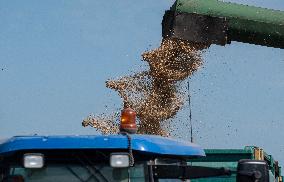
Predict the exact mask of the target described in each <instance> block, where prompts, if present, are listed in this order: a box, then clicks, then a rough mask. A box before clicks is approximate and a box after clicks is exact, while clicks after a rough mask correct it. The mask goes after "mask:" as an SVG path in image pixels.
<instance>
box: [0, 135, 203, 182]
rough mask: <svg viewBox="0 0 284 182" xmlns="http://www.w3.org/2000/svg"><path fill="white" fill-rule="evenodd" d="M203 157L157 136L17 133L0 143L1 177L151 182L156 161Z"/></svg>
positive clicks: (193, 148)
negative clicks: (17, 134) (34, 134)
mask: <svg viewBox="0 0 284 182" xmlns="http://www.w3.org/2000/svg"><path fill="white" fill-rule="evenodd" d="M124 156H126V158H124ZM129 156H130V157H129ZM203 156H205V153H204V150H203V149H202V148H200V147H199V146H197V145H195V144H192V143H189V142H185V141H181V140H174V139H170V138H165V137H160V136H149V135H136V134H134V135H127V134H119V135H108V136H107V135H106V136H16V137H12V138H10V139H8V140H6V141H4V142H3V143H2V144H0V170H1V171H0V172H1V180H2V181H5V180H7V181H9V180H10V181H33V182H34V181H40V182H47V181H52V182H54V181H74V182H75V181H79V182H80V181H88V182H91V181H104V182H107V181H108V182H111V181H139V182H140V181H151V178H152V179H153V180H154V178H155V176H154V175H155V174H154V170H153V167H155V166H157V165H158V164H171V165H173V164H179V163H181V162H182V161H186V160H187V159H190V158H198V157H203ZM124 159H126V160H125V161H126V163H125V164H126V165H125V164H122V163H124V162H125V161H123V160H124ZM115 160H116V161H115ZM120 160H122V161H120ZM131 160H132V161H131ZM112 162H116V164H115V163H114V164H111V163H112ZM129 164H130V165H131V166H130V165H129Z"/></svg>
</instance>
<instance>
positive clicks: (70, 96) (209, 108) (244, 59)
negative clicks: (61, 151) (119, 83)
mask: <svg viewBox="0 0 284 182" xmlns="http://www.w3.org/2000/svg"><path fill="white" fill-rule="evenodd" d="M231 2H239V3H245V4H249V5H256V6H261V7H267V8H274V9H279V10H284V2H283V1H282V0H272V1H265V0H262V1H260V0H254V1H253V0H250V1H249V0H242V1H241V0H234V1H231ZM172 4H173V1H172V0H155V1H153V0H145V1H133V0H109V1H102V0H98V1H91V0H84V1H81V0H79V1H78V0H76V1H75V0H68V1H67V0H50V1H37V0H26V1H21V0H14V1H8V0H1V1H0V27H1V28H0V104H1V105H0V122H1V128H0V137H1V138H3V137H9V136H13V135H26V134H43V135H52V134H60V135H62V134H97V132H96V131H95V130H94V129H92V128H83V127H81V120H82V119H83V118H84V117H86V116H87V115H88V114H90V113H103V112H107V113H108V112H109V113H111V111H116V110H117V109H119V108H120V106H121V100H120V98H119V97H118V95H117V93H116V92H114V91H112V90H109V89H107V88H105V80H107V79H110V78H117V77H119V76H124V75H128V74H130V73H133V72H135V71H139V70H143V69H145V63H143V62H142V61H140V60H141V56H140V55H141V53H142V52H144V51H145V50H149V49H153V48H155V47H158V46H159V43H160V41H161V20H162V16H163V13H164V11H165V10H166V9H168V8H169V7H170V6H171V5H172ZM203 58H204V60H205V63H204V66H203V67H202V68H201V69H200V70H199V71H198V72H197V73H196V74H194V75H193V77H192V78H191V79H190V90H191V94H192V114H193V129H194V140H195V142H196V143H198V144H200V145H202V146H204V147H205V148H243V146H245V145H256V146H260V147H263V148H264V149H265V150H266V151H268V152H269V153H271V154H273V155H274V156H275V158H277V159H279V160H280V162H282V164H284V157H283V151H284V142H283V140H282V138H284V132H283V129H284V122H283V121H284V112H283V108H284V96H283V93H284V71H283V70H284V50H281V49H273V48H267V47H262V46H256V45H250V44H243V43H237V42H233V43H232V44H230V45H227V46H225V47H221V46H215V45H213V46H211V47H210V48H209V49H208V50H206V51H205V52H204V54H203ZM187 122H188V106H187V105H185V106H184V107H183V109H182V111H181V112H179V114H178V115H177V117H176V119H175V120H174V121H172V122H171V124H172V126H174V125H175V124H178V125H179V126H180V130H178V132H176V133H175V134H176V137H183V138H185V139H188V138H189V132H188V129H189V126H188V123H187Z"/></svg>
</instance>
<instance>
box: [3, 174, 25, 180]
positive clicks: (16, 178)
mask: <svg viewBox="0 0 284 182" xmlns="http://www.w3.org/2000/svg"><path fill="white" fill-rule="evenodd" d="M24 181H25V180H24V178H23V176H21V175H9V176H7V177H5V178H4V179H3V182H24Z"/></svg>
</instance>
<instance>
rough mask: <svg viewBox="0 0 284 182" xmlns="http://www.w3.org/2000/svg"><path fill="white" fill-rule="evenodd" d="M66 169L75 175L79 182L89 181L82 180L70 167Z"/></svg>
mask: <svg viewBox="0 0 284 182" xmlns="http://www.w3.org/2000/svg"><path fill="white" fill-rule="evenodd" d="M66 169H67V170H68V171H69V172H70V173H71V174H73V175H74V176H75V177H76V178H77V179H78V180H80V181H81V182H86V181H88V179H89V178H88V179H87V180H86V181H85V180H84V179H83V178H81V177H80V176H79V175H78V174H76V173H75V171H73V169H72V168H71V167H69V166H66Z"/></svg>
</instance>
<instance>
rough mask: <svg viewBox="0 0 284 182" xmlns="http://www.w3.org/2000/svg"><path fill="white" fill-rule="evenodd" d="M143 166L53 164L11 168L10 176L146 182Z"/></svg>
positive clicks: (36, 180) (39, 181)
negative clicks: (41, 166)
mask: <svg viewBox="0 0 284 182" xmlns="http://www.w3.org/2000/svg"><path fill="white" fill-rule="evenodd" d="M144 171H145V170H144V165H143V164H136V165H135V166H134V167H130V168H112V167H110V166H109V165H95V166H82V165H79V164H70V165H69V164H68V165H66V164H64V165H59V164H53V165H46V166H45V167H44V168H41V169H26V168H23V167H19V166H14V167H11V168H10V175H12V176H14V175H16V176H19V175H20V176H22V178H23V179H24V181H25V182H56V181H68V182H116V181H121V182H128V181H135V182H145V181H146V175H145V172H144Z"/></svg>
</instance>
